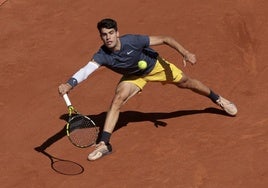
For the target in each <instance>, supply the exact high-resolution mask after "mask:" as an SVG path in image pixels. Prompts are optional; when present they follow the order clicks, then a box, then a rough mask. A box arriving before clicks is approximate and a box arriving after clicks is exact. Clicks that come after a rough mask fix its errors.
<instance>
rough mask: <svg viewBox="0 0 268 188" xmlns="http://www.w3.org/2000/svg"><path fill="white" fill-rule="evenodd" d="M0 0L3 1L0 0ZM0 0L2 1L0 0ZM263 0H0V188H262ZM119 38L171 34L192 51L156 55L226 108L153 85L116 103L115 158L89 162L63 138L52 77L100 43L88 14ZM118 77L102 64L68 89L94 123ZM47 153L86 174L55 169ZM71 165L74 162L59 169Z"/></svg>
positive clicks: (266, 152) (267, 130) (267, 177)
mask: <svg viewBox="0 0 268 188" xmlns="http://www.w3.org/2000/svg"><path fill="white" fill-rule="evenodd" d="M0 2H3V1H2V0H1V1H0ZM0 4H1V3H0ZM267 11H268V2H267V1H266V0H232V1H231V0H230V1H220V0H202V1H198V0H165V1H157V0H133V1H125V0H117V1H107V0H99V1H91V0H79V1H73V0H72V1H71V0H64V1H63V0H38V1H35V0H8V1H6V2H4V3H2V5H1V6H0V55H1V56H0V57H1V59H0V71H1V72H0V73H1V82H0V90H1V91H0V95H1V97H0V108H1V113H0V115H1V116H0V118H1V136H0V138H1V147H0V162H1V168H0V186H1V187H3V188H14V187H22V188H24V187H25V188H26V187H27V188H30V187H33V188H36V187H45V188H51V187H57V188H63V187H68V188H74V187H75V188H77V187H81V188H84V187H87V188H88V187H98V188H120V187H125V188H132V187H133V188H137V187H139V188H149V187H151V188H162V187H178V188H253V187H256V188H266V187H268V118H267V115H268V113H267V112H268V110H267V104H268V65H267V59H268V53H267V52H268V22H267V17H268V15H267ZM105 17H112V18H114V19H116V20H117V21H118V24H119V32H120V34H121V35H123V34H126V33H134V34H135V33H138V34H148V35H170V36H173V37H174V38H176V39H177V40H178V41H179V42H180V43H181V44H183V45H184V47H186V48H187V49H188V50H189V51H191V52H193V53H195V54H196V56H197V60H198V63H197V64H196V65H194V66H191V65H190V64H188V66H186V67H185V68H184V67H183V66H182V58H181V56H180V55H179V54H178V53H176V52H175V51H174V50H172V49H171V48H169V47H167V46H161V47H156V48H155V49H157V50H158V51H159V52H160V54H161V55H162V56H163V57H164V58H166V59H168V60H169V61H172V62H173V63H175V64H177V65H178V66H180V67H181V68H182V70H183V71H184V72H185V73H186V74H188V75H189V76H191V77H193V78H197V79H198V80H200V81H202V82H203V83H205V84H206V85H208V86H209V87H211V88H212V89H213V90H214V91H216V92H217V93H219V94H221V95H222V96H224V97H226V98H228V99H230V100H232V101H233V102H234V103H235V104H236V105H237V107H238V110H239V113H238V115H237V116H236V117H230V116H227V115H225V113H224V112H223V111H222V110H221V109H219V108H218V107H217V106H216V105H215V104H213V103H212V102H211V101H210V100H208V99H207V98H205V97H200V96H198V95H196V94H195V93H193V92H191V91H187V90H181V89H177V88H176V87H174V86H171V85H161V84H159V83H150V84H148V85H147V86H146V87H145V89H144V91H143V92H142V93H141V94H140V95H137V96H136V97H134V98H133V99H131V100H130V101H129V102H128V103H127V104H126V105H125V106H124V107H123V109H122V114H121V116H120V119H119V122H118V125H117V128H116V131H115V132H114V134H113V136H112V139H111V142H112V144H113V147H114V152H113V154H112V155H109V156H106V157H104V158H103V159H101V160H98V161H95V162H89V161H87V160H86V158H87V155H88V153H89V152H90V151H92V150H93V148H92V147H91V148H87V149H79V148H76V147H74V146H73V145H71V143H70V142H69V140H68V138H67V137H66V136H64V127H65V125H66V121H65V120H64V119H63V118H62V117H63V116H64V115H65V113H66V112H67V109H66V106H65V103H64V101H63V99H62V98H61V97H60V96H59V95H58V91H57V88H58V85H59V84H60V83H62V82H65V81H66V80H67V79H68V78H69V77H70V76H71V75H72V74H73V73H74V72H75V71H77V70H78V69H79V68H80V67H82V66H84V65H85V64H86V63H87V62H88V61H89V60H90V59H91V57H92V54H93V53H94V52H95V51H96V50H97V49H98V48H99V46H100V45H101V44H102V43H101V41H100V39H99V35H98V31H97V29H96V23H97V22H98V21H99V20H100V19H102V18H105ZM119 79H120V75H118V74H115V73H113V72H111V71H110V70H108V69H106V68H101V69H100V70H98V71H97V72H95V73H94V74H93V75H91V76H90V78H89V79H87V80H86V81H84V82H83V83H82V84H80V85H79V86H77V88H75V90H73V91H72V92H71V93H70V94H69V97H70V98H71V100H72V102H73V104H74V105H75V106H76V107H77V108H78V109H79V111H80V112H82V113H84V114H86V115H88V116H90V117H91V118H92V119H93V120H95V121H96V122H97V124H98V125H99V126H103V124H104V119H105V114H106V111H107V109H108V107H109V104H110V102H111V100H112V96H113V94H114V88H115V86H116V84H117V82H118V80H119ZM38 146H41V147H42V149H44V148H45V149H46V150H45V151H46V152H47V153H48V154H50V155H52V156H55V157H58V158H61V159H66V160H71V161H74V162H76V163H79V164H80V165H81V166H82V167H83V168H84V171H83V172H82V171H81V173H78V174H77V175H63V174H60V173H57V172H55V171H54V170H53V169H52V168H51V166H50V159H49V158H48V156H47V155H44V153H40V152H37V151H36V150H35V149H34V148H36V147H38ZM65 170H67V171H68V170H70V171H72V170H73V169H68V168H67V169H65Z"/></svg>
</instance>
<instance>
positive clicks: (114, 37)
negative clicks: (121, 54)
mask: <svg viewBox="0 0 268 188" xmlns="http://www.w3.org/2000/svg"><path fill="white" fill-rule="evenodd" d="M100 36H101V40H102V41H103V43H104V45H105V46H106V47H107V48H109V49H111V50H115V49H116V47H117V46H118V37H119V32H118V31H115V30H114V29H107V28H102V29H101V33H100Z"/></svg>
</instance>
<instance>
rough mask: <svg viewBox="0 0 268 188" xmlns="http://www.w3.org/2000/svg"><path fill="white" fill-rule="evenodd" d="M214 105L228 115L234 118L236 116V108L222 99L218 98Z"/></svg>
mask: <svg viewBox="0 0 268 188" xmlns="http://www.w3.org/2000/svg"><path fill="white" fill-rule="evenodd" d="M216 103H217V104H218V105H219V106H220V107H221V108H222V109H223V110H224V111H225V112H226V113H227V114H229V115H231V116H235V115H236V114H237V108H236V106H235V104H234V103H232V102H230V101H228V100H227V99H225V98H223V97H221V96H220V97H219V99H218V100H217V101H216Z"/></svg>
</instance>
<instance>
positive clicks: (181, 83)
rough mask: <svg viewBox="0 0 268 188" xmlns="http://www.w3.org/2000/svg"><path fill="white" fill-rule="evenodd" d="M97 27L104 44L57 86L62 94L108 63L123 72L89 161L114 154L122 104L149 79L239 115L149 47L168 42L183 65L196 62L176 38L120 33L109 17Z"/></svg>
mask: <svg viewBox="0 0 268 188" xmlns="http://www.w3.org/2000/svg"><path fill="white" fill-rule="evenodd" d="M97 28H98V30H99V34H100V38H101V40H102V42H103V45H102V46H101V47H100V49H99V50H98V52H96V53H95V54H94V55H93V58H92V60H90V61H89V62H88V63H87V64H86V65H85V66H84V67H82V68H81V69H80V70H78V71H77V72H76V73H75V74H74V75H73V76H72V77H71V78H70V79H69V80H68V81H67V82H66V83H64V84H61V85H60V86H59V88H58V90H59V93H60V94H61V95H63V94H65V93H67V92H69V91H70V90H71V89H72V88H74V87H75V86H76V85H77V84H79V83H81V82H82V81H83V80H85V79H87V77H88V76H89V75H90V74H91V73H92V72H94V71H95V70H96V69H98V68H99V67H100V66H105V67H107V68H109V69H111V70H113V71H114V72H117V73H120V74H122V78H121V80H120V81H119V83H118V85H117V87H116V91H115V95H114V97H113V100H112V103H111V105H110V108H109V109H108V112H107V117H106V120H105V124H104V129H103V132H102V134H101V139H100V142H99V143H98V144H97V145H96V148H95V150H94V151H93V152H91V153H90V154H89V155H88V160H91V161H92V160H96V159H99V158H101V157H102V156H104V155H107V154H109V153H111V151H112V146H111V144H110V137H111V135H112V132H113V130H114V127H115V125H116V123H117V121H118V118H119V114H120V109H121V107H122V105H124V104H125V103H126V102H127V101H128V100H129V99H130V98H131V97H133V96H134V95H135V94H137V93H139V92H141V91H142V90H143V88H144V86H145V85H146V84H147V82H162V83H168V84H174V85H176V86H177V87H178V88H184V89H190V90H192V91H194V92H195V93H198V94H200V95H202V96H206V97H208V98H209V99H211V100H212V101H213V102H214V103H215V104H217V105H218V106H220V107H221V108H222V109H223V110H224V111H225V112H226V113H227V114H229V115H230V116H235V115H236V114H237V108H236V106H235V105H234V104H233V103H232V102H230V101H228V100H227V99H225V98H223V97H222V96H220V95H218V94H216V93H214V92H213V91H212V90H211V89H210V88H208V87H207V86H205V85H204V84H203V83H201V82H200V81H198V80H196V79H192V78H190V77H188V76H187V75H185V74H184V73H183V72H182V70H180V69H179V68H178V67H177V66H175V65H174V64H172V63H170V62H168V61H167V60H165V59H163V58H162V57H161V56H160V55H159V54H158V53H157V52H156V51H155V50H153V49H152V48H151V47H150V46H155V45H162V44H165V45H168V46H170V47H171V48H173V49H175V50H176V51H177V52H178V53H180V54H181V55H182V56H183V63H184V66H186V63H187V62H188V63H190V64H195V63H196V57H195V55H194V54H192V53H190V52H189V51H187V50H186V49H185V48H184V47H183V46H182V45H181V44H179V43H178V42H177V41H176V40H174V39H173V38H171V37H168V36H147V35H132V34H128V35H124V36H119V31H118V28H117V22H116V21H115V20H113V19H110V18H107V19H103V20H101V21H100V22H98V24H97ZM140 60H144V61H146V62H147V67H146V68H145V69H140V68H139V67H138V62H139V61H140Z"/></svg>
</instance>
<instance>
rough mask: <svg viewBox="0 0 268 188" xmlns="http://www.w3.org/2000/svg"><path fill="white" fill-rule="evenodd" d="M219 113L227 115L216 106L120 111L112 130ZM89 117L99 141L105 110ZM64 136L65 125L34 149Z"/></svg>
mask: <svg viewBox="0 0 268 188" xmlns="http://www.w3.org/2000/svg"><path fill="white" fill-rule="evenodd" d="M203 113H208V114H219V115H224V116H228V115H227V114H226V113H225V112H224V111H222V110H220V109H217V108H206V109H204V110H179V111H174V112H152V113H144V112H138V111H124V112H121V113H120V116H119V120H118V122H117V124H116V127H115V129H114V131H117V130H119V129H121V128H122V127H125V126H127V125H128V123H130V122H144V121H148V122H150V123H151V124H152V125H154V126H155V127H159V126H162V127H165V126H167V123H166V122H165V121H163V120H165V119H170V118H176V117H181V116H187V115H194V114H203ZM88 117H89V118H91V119H92V120H93V121H94V122H95V123H96V125H97V126H98V127H99V130H100V132H99V136H98V139H97V142H98V141H99V138H100V134H101V132H102V130H103V126H104V122H105V118H106V112H102V113H100V114H97V115H88ZM60 119H62V120H65V121H66V122H67V121H68V114H63V115H61V116H60ZM65 136H66V125H65V126H64V127H63V128H62V129H61V130H60V131H59V132H57V133H56V134H55V135H53V136H51V137H50V138H48V139H47V140H46V141H45V142H44V143H43V144H41V145H40V146H38V147H36V148H35V150H37V151H38V150H40V151H44V150H45V149H46V148H48V147H49V146H51V145H52V144H53V143H55V142H57V141H58V140H60V139H61V138H63V137H65Z"/></svg>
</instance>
